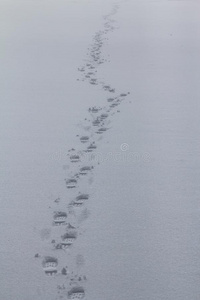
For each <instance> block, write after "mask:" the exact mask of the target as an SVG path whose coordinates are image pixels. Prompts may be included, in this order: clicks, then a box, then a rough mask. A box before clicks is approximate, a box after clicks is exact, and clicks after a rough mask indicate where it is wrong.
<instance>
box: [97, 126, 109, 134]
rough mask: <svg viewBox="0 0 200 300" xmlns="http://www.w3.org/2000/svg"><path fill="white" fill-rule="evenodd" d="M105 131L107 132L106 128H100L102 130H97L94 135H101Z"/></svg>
mask: <svg viewBox="0 0 200 300" xmlns="http://www.w3.org/2000/svg"><path fill="white" fill-rule="evenodd" d="M106 130H107V128H105V127H102V128H99V130H98V131H97V132H96V133H98V134H102V133H104V132H105V131H106Z"/></svg>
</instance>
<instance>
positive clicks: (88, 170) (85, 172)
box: [79, 166, 93, 175]
mask: <svg viewBox="0 0 200 300" xmlns="http://www.w3.org/2000/svg"><path fill="white" fill-rule="evenodd" d="M92 169H93V167H89V166H85V167H82V168H81V169H80V172H79V174H80V175H87V174H88V173H89V172H90V171H92Z"/></svg>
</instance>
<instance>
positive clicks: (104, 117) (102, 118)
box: [100, 113, 108, 120]
mask: <svg viewBox="0 0 200 300" xmlns="http://www.w3.org/2000/svg"><path fill="white" fill-rule="evenodd" d="M107 117H108V114H106V113H105V114H101V116H100V118H101V120H105V119H106V118H107Z"/></svg>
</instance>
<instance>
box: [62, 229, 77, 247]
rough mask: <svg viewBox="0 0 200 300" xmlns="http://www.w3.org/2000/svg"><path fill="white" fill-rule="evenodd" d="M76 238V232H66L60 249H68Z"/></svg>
mask: <svg viewBox="0 0 200 300" xmlns="http://www.w3.org/2000/svg"><path fill="white" fill-rule="evenodd" d="M76 238H77V233H76V232H67V233H65V234H64V235H63V236H62V242H61V245H62V248H64V249H65V248H69V247H70V246H71V245H72V244H73V243H74V241H75V240H76Z"/></svg>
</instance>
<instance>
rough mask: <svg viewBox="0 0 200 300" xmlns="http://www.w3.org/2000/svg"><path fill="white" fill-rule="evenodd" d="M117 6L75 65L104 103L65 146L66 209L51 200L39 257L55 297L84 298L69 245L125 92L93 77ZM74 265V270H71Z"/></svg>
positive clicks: (80, 261) (78, 231)
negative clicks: (49, 232)
mask: <svg viewBox="0 0 200 300" xmlns="http://www.w3.org/2000/svg"><path fill="white" fill-rule="evenodd" d="M117 10H118V6H117V5H115V6H114V8H113V10H112V12H111V13H110V14H108V15H106V16H104V28H103V30H100V31H98V32H96V34H95V35H94V38H93V43H92V45H91V46H90V48H89V49H88V54H87V55H88V59H87V63H86V64H85V65H83V66H81V67H80V68H79V69H78V70H79V72H80V79H78V80H82V81H88V83H89V84H91V85H94V86H95V85H97V86H100V87H101V88H102V90H103V91H105V92H106V93H107V98H106V99H107V105H105V106H104V107H96V106H93V107H90V108H89V109H88V116H87V118H85V120H84V122H82V126H81V127H82V128H83V129H85V130H86V131H87V134H83V135H82V136H78V138H79V140H80V149H74V148H72V149H70V150H68V159H69V166H70V168H69V172H68V173H69V174H68V177H67V178H66V179H65V184H66V188H67V192H68V193H69V196H70V197H71V198H72V200H71V202H70V203H69V204H68V207H67V209H66V204H65V205H63V206H62V204H61V199H59V198H57V199H56V200H55V201H54V202H55V206H56V209H55V211H53V214H52V226H53V228H55V230H56V234H55V236H56V238H55V239H52V241H51V244H50V245H49V246H50V250H49V252H50V253H51V254H49V253H48V255H47V256H45V257H42V258H41V259H42V268H43V271H44V273H45V274H46V275H48V276H56V277H58V278H59V281H60V284H59V285H57V288H56V290H57V296H56V297H57V298H56V299H83V298H86V282H87V278H86V276H85V275H81V274H80V270H81V266H82V265H83V264H84V258H83V256H82V255H81V254H79V255H77V256H76V257H75V258H73V246H74V245H75V244H76V242H77V240H78V237H79V235H80V234H82V233H81V227H80V224H81V222H83V221H84V220H85V219H87V218H88V216H89V212H88V210H87V202H88V201H91V195H89V194H88V193H87V192H85V190H86V189H87V185H90V184H92V178H93V172H94V169H95V165H96V164H97V162H96V161H95V160H94V159H93V158H94V156H95V152H96V151H97V149H98V144H99V143H100V141H101V139H102V136H103V135H104V134H106V132H107V131H108V130H109V129H110V127H109V124H110V122H111V120H110V119H111V117H112V116H113V115H114V114H115V113H116V112H119V110H117V108H118V106H119V105H120V104H121V102H122V101H124V99H125V98H126V97H127V96H128V94H129V93H128V92H127V93H120V94H118V95H117V94H116V91H115V88H113V87H112V86H110V85H109V84H105V83H104V82H101V81H100V80H99V79H98V77H97V70H98V65H101V64H103V63H104V62H106V59H104V58H103V57H102V56H101V48H102V47H103V45H104V41H105V40H106V39H107V38H106V36H107V34H108V33H110V32H112V31H113V30H114V29H115V26H114V20H112V19H111V17H112V16H113V15H114V14H116V12H117ZM70 170H71V171H70ZM88 178H89V180H88ZM79 184H80V186H81V191H80V186H79ZM82 189H83V190H82ZM93 200H94V199H93ZM63 207H64V208H65V209H63ZM56 228H57V229H56ZM56 251H60V252H58V253H59V257H61V255H62V256H64V259H63V260H64V261H66V259H68V260H69V265H72V269H70V268H69V267H68V266H66V265H62V264H60V263H59V259H58V258H57V257H58V255H56ZM65 256H66V258H65ZM35 257H36V258H40V255H39V254H36V255H35ZM71 260H75V262H74V264H72V263H71ZM74 265H75V266H76V268H75V269H78V271H77V270H76V271H75V270H74ZM62 278H64V280H63V279H62Z"/></svg>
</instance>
